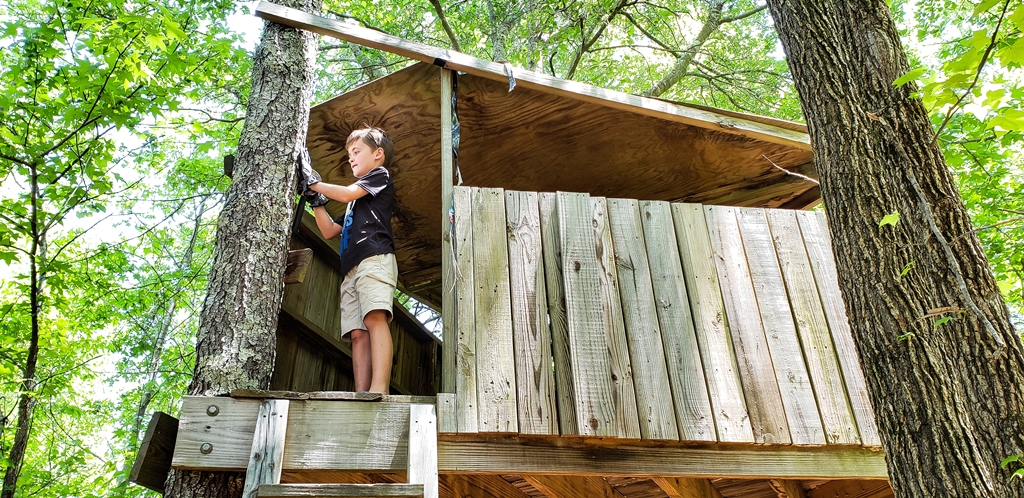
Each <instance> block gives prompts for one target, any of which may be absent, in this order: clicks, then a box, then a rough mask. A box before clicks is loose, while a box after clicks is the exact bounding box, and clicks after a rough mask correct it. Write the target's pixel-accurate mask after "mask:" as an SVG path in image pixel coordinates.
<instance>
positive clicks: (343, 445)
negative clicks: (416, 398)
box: [282, 401, 409, 471]
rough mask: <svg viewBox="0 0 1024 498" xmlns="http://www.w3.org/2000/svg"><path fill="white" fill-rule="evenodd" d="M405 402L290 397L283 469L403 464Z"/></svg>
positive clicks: (405, 454) (405, 450)
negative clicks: (291, 399) (309, 399)
mask: <svg viewBox="0 0 1024 498" xmlns="http://www.w3.org/2000/svg"><path fill="white" fill-rule="evenodd" d="M408 456H409V403H365V402H354V401H293V402H292V403H291V407H290V409H289V424H288V434H287V436H286V439H285V452H284V461H283V463H282V466H283V469H284V470H285V471H292V470H351V471H381V470H390V471H394V470H406V468H407V466H408Z"/></svg>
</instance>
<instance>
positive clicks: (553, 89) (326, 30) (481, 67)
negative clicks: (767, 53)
mask: <svg viewBox="0 0 1024 498" xmlns="http://www.w3.org/2000/svg"><path fill="white" fill-rule="evenodd" d="M256 15H257V16H258V17H261V18H263V19H266V20H268V21H273V22H276V23H280V24H284V25H287V26H291V27H293V28H299V29H304V30H307V31H312V32H314V33H319V34H321V35H325V36H330V37H333V38H339V39H342V40H346V41H349V42H353V43H357V44H359V45H363V46H365V47H371V48H376V49H379V50H384V51H386V52H391V53H393V54H396V55H400V56H402V57H408V58H411V59H416V60H420V61H423V62H428V63H435V64H437V63H442V64H444V67H445V68H447V69H454V70H458V71H465V72H467V73H469V74H473V75H476V76H480V77H483V78H487V79H491V80H495V81H500V82H507V81H508V74H506V69H505V65H503V64H501V63H497V62H491V61H486V60H483V59H478V58H476V57H473V56H470V55H466V54H463V53H460V52H455V51H451V50H445V49H441V48H437V47H432V46H430V45H425V44H422V43H417V42H413V41H409V40H404V39H402V38H398V37H396V36H391V35H388V34H385V33H381V32H380V31H375V30H371V29H366V28H362V27H357V26H352V25H349V24H345V23H342V22H340V21H335V20H333V19H327V18H325V17H320V16H316V15H313V14H307V13H305V12H303V11H301V10H298V9H291V8H288V7H284V6H281V5H277V4H273V3H270V2H260V4H259V5H258V6H257V7H256ZM515 79H516V82H517V83H518V84H519V85H521V86H522V87H523V88H531V89H535V90H540V91H543V92H545V93H550V94H554V95H560V96H563V97H569V98H573V99H576V100H580V101H584V102H590V103H594V104H598V105H602V106H606V107H611V108H614V109H625V110H629V111H632V112H636V113H640V114H643V115H646V116H653V117H657V118H660V119H665V120H669V121H675V122H679V123H684V124H688V125H691V126H697V127H700V128H705V129H710V130H715V131H720V132H722V133H728V134H732V135H740V136H745V137H749V138H753V139H756V140H763V141H767V142H771V143H780V144H785V145H788V146H791V147H798V148H800V149H803V150H810V148H811V145H810V138H809V136H808V135H807V134H806V133H801V132H798V131H794V130H790V129H786V128H783V127H780V126H775V125H772V124H767V123H761V122H757V121H753V120H749V119H745V118H743V117H740V116H729V115H725V114H719V113H716V112H712V111H709V110H705V109H699V108H694V107H688V106H682V105H677V104H672V103H670V102H665V101H661V100H657V99H651V98H645V97H638V96H635V95H629V94H626V93H622V92H617V91H614V90H608V89H605V88H599V87H595V86H591V85H587V84H585V83H578V82H575V81H568V80H563V79H559V78H555V77H552V76H548V75H546V74H543V73H536V72H533V71H527V70H525V69H520V68H516V69H515Z"/></svg>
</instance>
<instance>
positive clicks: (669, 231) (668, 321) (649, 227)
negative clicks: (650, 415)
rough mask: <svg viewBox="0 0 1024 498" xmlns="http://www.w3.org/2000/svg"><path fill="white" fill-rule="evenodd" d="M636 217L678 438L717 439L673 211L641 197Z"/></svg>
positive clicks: (664, 205) (665, 204) (664, 203)
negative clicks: (647, 263) (648, 266)
mask: <svg viewBox="0 0 1024 498" xmlns="http://www.w3.org/2000/svg"><path fill="white" fill-rule="evenodd" d="M640 219H641V221H642V224H643V231H644V239H645V240H646V241H647V257H648V258H649V260H650V263H651V281H652V283H653V285H654V299H655V303H656V309H657V312H658V322H659V323H660V325H661V340H662V344H663V345H664V348H665V360H666V361H667V363H668V375H669V380H670V383H671V385H672V400H673V406H674V407H675V413H676V420H677V421H678V422H679V432H680V434H679V437H680V439H682V440H683V441H716V440H717V436H716V434H715V423H714V417H713V416H712V414H711V402H710V400H709V398H708V389H707V383H706V382H705V381H704V365H703V363H701V358H700V348H699V347H698V345H697V336H696V333H695V331H694V327H693V316H692V314H691V313H690V300H689V297H688V295H687V289H686V281H685V279H684V278H683V268H682V262H681V259H680V255H679V246H678V243H677V241H676V236H675V228H674V224H673V222H672V211H671V209H670V207H669V204H668V203H667V202H661V201H641V202H640Z"/></svg>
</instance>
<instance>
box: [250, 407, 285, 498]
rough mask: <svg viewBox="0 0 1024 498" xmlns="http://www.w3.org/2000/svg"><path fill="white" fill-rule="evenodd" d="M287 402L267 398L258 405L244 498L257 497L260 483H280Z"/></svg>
mask: <svg viewBox="0 0 1024 498" xmlns="http://www.w3.org/2000/svg"><path fill="white" fill-rule="evenodd" d="M289 403H290V401H288V400H286V399H267V400H263V401H261V402H260V413H259V416H258V417H257V419H256V432H255V434H253V437H252V451H251V452H250V454H249V467H248V468H247V469H246V471H245V488H244V489H243V491H242V497H243V498H256V497H257V496H259V487H260V484H279V483H280V482H281V462H282V461H284V436H285V432H287V429H288V405H289Z"/></svg>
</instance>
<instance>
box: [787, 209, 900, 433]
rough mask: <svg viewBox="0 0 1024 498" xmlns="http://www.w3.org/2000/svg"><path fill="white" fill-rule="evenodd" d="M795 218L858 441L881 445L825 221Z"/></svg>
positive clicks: (803, 216)
mask: <svg viewBox="0 0 1024 498" xmlns="http://www.w3.org/2000/svg"><path fill="white" fill-rule="evenodd" d="M797 220H798V221H799V224H800V231H801V233H802V235H803V240H804V246H805V247H806V248H807V256H808V258H809V259H810V262H811V269H812V271H813V273H814V281H815V282H816V283H817V284H818V292H819V294H820V296H821V301H822V304H823V305H824V308H825V317H826V320H827V321H828V325H829V329H830V330H831V332H832V341H833V344H834V345H835V348H836V356H837V357H838V359H839V365H840V366H841V368H842V372H843V380H844V381H845V382H846V393H847V396H848V397H849V400H850V405H851V407H852V408H853V413H854V416H855V418H856V419H857V427H858V429H859V430H860V437H861V441H862V442H863V444H864V445H865V446H881V445H882V441H881V439H880V438H879V436H878V426H877V425H876V423H875V417H874V411H873V410H872V408H871V400H870V399H869V398H868V388H867V381H866V380H865V379H864V372H863V371H862V370H861V369H860V357H859V356H858V354H857V347H856V346H855V345H854V343H853V333H852V332H851V331H850V321H849V319H848V318H847V317H846V305H845V304H844V303H843V295H842V292H841V291H840V290H839V276H838V274H837V273H836V264H835V260H834V259H833V258H832V241H831V239H829V231H828V224H827V223H826V221H825V216H824V215H823V214H821V213H810V212H798V213H797Z"/></svg>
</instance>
